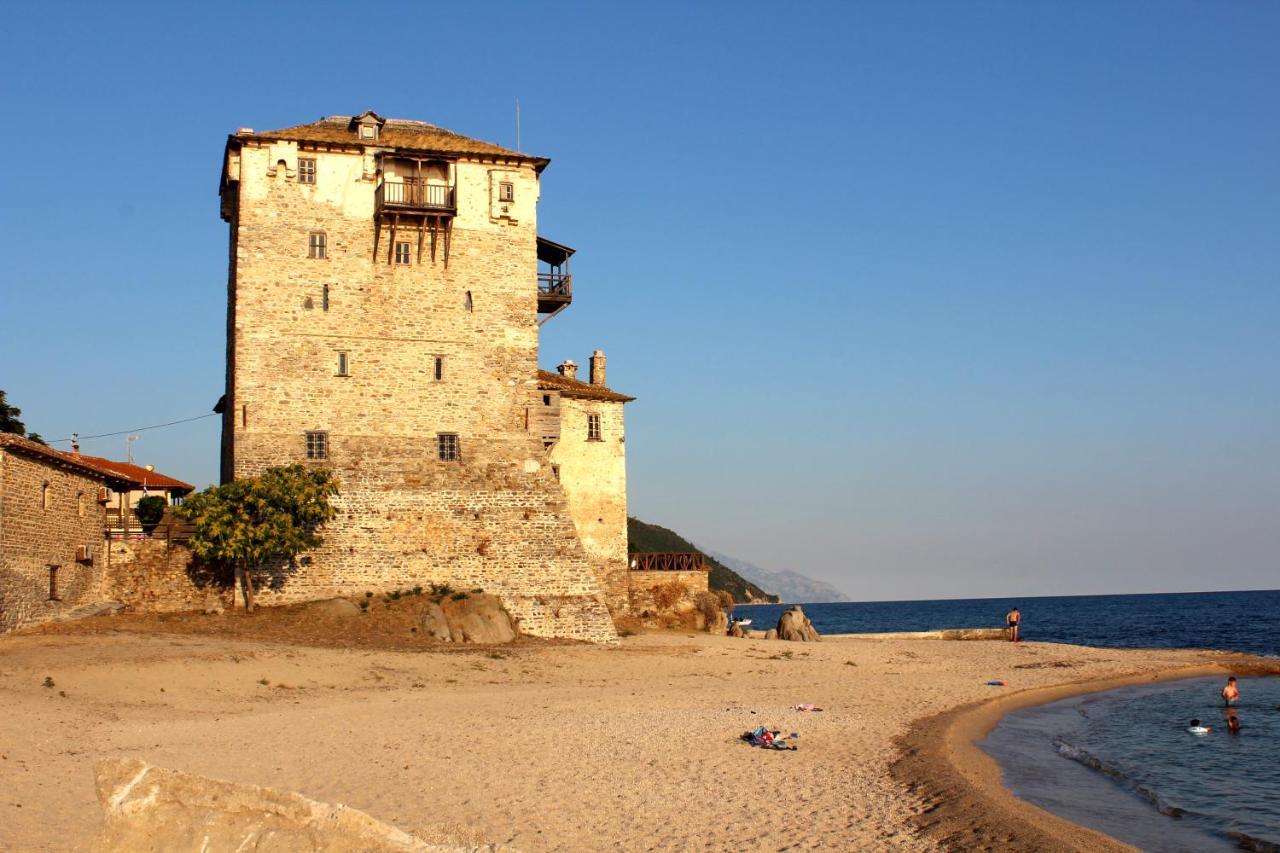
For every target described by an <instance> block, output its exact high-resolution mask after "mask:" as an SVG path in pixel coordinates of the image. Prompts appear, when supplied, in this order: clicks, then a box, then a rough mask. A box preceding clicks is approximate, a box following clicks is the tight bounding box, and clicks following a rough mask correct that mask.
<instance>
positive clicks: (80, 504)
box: [76, 492, 85, 518]
mask: <svg viewBox="0 0 1280 853" xmlns="http://www.w3.org/2000/svg"><path fill="white" fill-rule="evenodd" d="M84 503H85V497H84V492H77V493H76V512H77V513H78V514H79V515H80V517H81V518H84Z"/></svg>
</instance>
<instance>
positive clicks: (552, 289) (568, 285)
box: [538, 272, 573, 314]
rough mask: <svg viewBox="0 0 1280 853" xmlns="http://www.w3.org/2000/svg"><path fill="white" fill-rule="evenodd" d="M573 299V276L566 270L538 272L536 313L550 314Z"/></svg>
mask: <svg viewBox="0 0 1280 853" xmlns="http://www.w3.org/2000/svg"><path fill="white" fill-rule="evenodd" d="M572 301H573V276H571V275H569V274H568V273H567V272H564V273H561V272H540V273H538V313H539V314H550V313H552V312H554V311H556V310H557V309H559V308H561V307H563V306H565V305H568V304H569V303H570V302H572Z"/></svg>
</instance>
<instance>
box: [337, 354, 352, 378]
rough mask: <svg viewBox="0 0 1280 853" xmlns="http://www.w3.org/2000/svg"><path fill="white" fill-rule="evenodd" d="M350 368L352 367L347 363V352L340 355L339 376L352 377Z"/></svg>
mask: <svg viewBox="0 0 1280 853" xmlns="http://www.w3.org/2000/svg"><path fill="white" fill-rule="evenodd" d="M350 367H351V365H350V363H349V362H348V361H347V354H346V353H345V352H340V353H338V375H339V376H350V375H351V372H350V369H349V368H350Z"/></svg>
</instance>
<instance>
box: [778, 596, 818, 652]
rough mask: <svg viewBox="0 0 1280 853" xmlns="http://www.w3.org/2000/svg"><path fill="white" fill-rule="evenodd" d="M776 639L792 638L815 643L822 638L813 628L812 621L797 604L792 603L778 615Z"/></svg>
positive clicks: (797, 640) (796, 640)
mask: <svg viewBox="0 0 1280 853" xmlns="http://www.w3.org/2000/svg"><path fill="white" fill-rule="evenodd" d="M777 630H778V639H780V640H792V641H795V642H801V643H817V642H820V641H821V640H822V638H821V637H819V636H818V632H817V631H816V630H814V627H813V623H812V622H810V621H809V617H808V616H805V615H804V611H803V610H802V609H800V606H799V605H792V606H791V607H788V608H787V609H786V610H784V611H782V615H781V616H780V617H778V629H777Z"/></svg>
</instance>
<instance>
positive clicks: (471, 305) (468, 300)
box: [462, 290, 475, 314]
mask: <svg viewBox="0 0 1280 853" xmlns="http://www.w3.org/2000/svg"><path fill="white" fill-rule="evenodd" d="M462 307H463V308H466V309H467V313H468V314H470V313H471V309H472V308H474V307H475V303H473V302H472V301H471V291H470V290H468V291H467V298H466V299H464V300H462Z"/></svg>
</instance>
